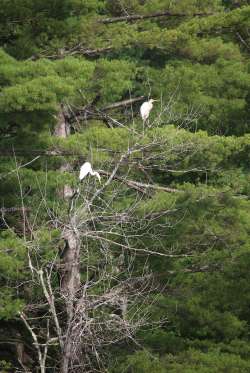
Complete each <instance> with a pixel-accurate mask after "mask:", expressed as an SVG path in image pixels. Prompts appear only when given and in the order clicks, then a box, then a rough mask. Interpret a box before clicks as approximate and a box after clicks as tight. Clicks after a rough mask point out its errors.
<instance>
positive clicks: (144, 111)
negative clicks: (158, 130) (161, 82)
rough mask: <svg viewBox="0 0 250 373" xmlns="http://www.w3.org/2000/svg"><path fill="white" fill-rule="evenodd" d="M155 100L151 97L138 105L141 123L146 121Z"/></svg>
mask: <svg viewBox="0 0 250 373" xmlns="http://www.w3.org/2000/svg"><path fill="white" fill-rule="evenodd" d="M155 101H157V100H153V99H152V98H151V99H150V100H149V101H145V102H143V104H142V105H141V107H140V113H141V117H142V120H143V123H144V122H146V120H147V119H148V117H149V114H150V111H151V110H152V109H153V102H155Z"/></svg>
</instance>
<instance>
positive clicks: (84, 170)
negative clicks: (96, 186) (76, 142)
mask: <svg viewBox="0 0 250 373" xmlns="http://www.w3.org/2000/svg"><path fill="white" fill-rule="evenodd" d="M88 174H90V175H92V176H96V177H97V178H98V180H99V181H101V176H100V175H99V173H98V172H96V171H93V169H92V166H91V164H90V163H89V162H85V163H84V164H83V165H82V166H81V168H80V175H79V179H80V181H82V179H84V178H85V176H87V175H88Z"/></svg>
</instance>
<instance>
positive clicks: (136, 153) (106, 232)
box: [20, 111, 192, 373]
mask: <svg viewBox="0 0 250 373" xmlns="http://www.w3.org/2000/svg"><path fill="white" fill-rule="evenodd" d="M66 127H67V123H66V120H65V117H64V116H63V115H62V112H61V111H60V112H59V115H58V128H56V131H55V135H57V136H62V137H65V136H67V135H68V132H67V131H66ZM148 130H150V125H149V127H148V128H147V129H146V132H145V133H144V132H143V133H141V132H140V129H138V128H135V127H133V128H128V131H131V135H132V136H130V138H131V139H132V140H130V144H129V145H128V147H127V149H126V150H125V151H124V152H121V153H120V155H119V158H116V159H114V161H113V162H112V164H111V167H109V170H107V171H104V170H100V173H101V174H102V184H101V185H100V186H99V185H97V183H96V181H95V179H93V178H91V177H89V178H87V179H86V180H85V181H84V182H83V184H82V185H80V186H79V188H78V190H73V189H72V188H71V186H69V185H65V188H64V192H63V197H64V199H66V200H67V201H68V202H67V203H68V205H69V207H68V213H67V214H65V215H64V216H62V214H60V213H58V214H57V213H55V211H52V210H51V209H50V207H49V206H48V205H47V201H46V194H45V193H44V194H42V201H43V203H44V206H45V207H46V209H47V213H48V221H47V223H46V224H47V225H49V226H50V227H51V228H55V229H59V230H60V232H61V241H62V242H63V247H61V251H60V253H59V252H56V253H55V255H54V257H53V258H52V259H50V260H47V261H45V262H44V261H43V260H41V256H42V247H40V244H39V240H36V238H35V237H36V235H35V234H34V235H33V236H34V239H33V240H31V241H29V242H27V247H28V253H29V256H28V259H29V268H30V273H31V277H32V282H33V284H34V286H35V287H38V288H39V289H40V291H41V292H42V296H41V298H39V303H36V302H34V303H33V304H29V305H28V306H27V307H26V308H25V309H24V310H23V312H22V313H21V314H20V317H21V319H22V320H23V322H24V324H25V326H26V328H27V329H28V331H29V332H30V335H31V338H32V340H33V344H34V347H35V349H36V351H37V360H38V364H39V370H40V372H41V373H45V372H50V368H49V367H50V366H51V365H53V366H55V367H56V368H55V369H57V370H56V371H59V372H60V373H70V372H94V371H103V369H104V365H105V364H104V361H103V355H102V354H103V352H104V351H105V349H106V348H107V346H110V345H112V344H117V343H120V342H121V341H122V340H126V339H128V340H134V336H135V333H136V331H137V330H138V328H140V327H142V326H143V325H147V324H150V313H149V308H150V306H151V303H152V299H153V301H154V299H155V298H154V296H152V294H154V293H155V292H156V290H157V291H158V292H159V288H158V285H157V282H156V281H154V277H153V275H152V273H151V272H150V271H149V269H148V267H147V260H148V257H149V255H159V256H162V257H169V258H174V257H178V256H188V255H191V254H192V253H185V254H179V253H175V252H174V251H173V250H172V249H171V248H169V249H168V250H167V249H166V248H164V247H162V246H161V243H160V239H159V237H158V234H159V224H161V228H162V227H163V225H162V224H163V223H159V224H157V219H160V218H161V217H162V216H166V215H171V214H174V213H175V212H176V209H175V208H174V207H173V209H168V210H162V211H159V212H154V211H152V212H148V211H144V212H143V210H141V209H140V206H141V204H142V202H143V201H145V199H146V200H147V199H148V198H150V196H151V195H150V193H148V191H150V190H157V189H159V190H163V191H165V192H167V193H169V192H170V193H176V194H179V193H182V191H180V190H177V189H174V188H167V187H161V186H157V185H153V184H152V183H145V182H144V183H142V182H138V181H135V180H131V177H130V168H131V167H133V166H135V165H136V166H138V164H139V166H140V167H139V172H141V173H142V174H144V176H145V174H146V175H147V171H148V167H149V165H150V164H151V166H152V162H153V163H155V162H157V159H159V158H160V159H161V160H162V159H165V161H167V159H168V156H171V154H172V153H173V151H174V152H176V153H177V152H179V153H182V152H190V151H191V149H192V144H191V143H190V144H189V143H185V144H178V145H175V148H174V149H173V146H174V145H173V144H172V146H171V140H170V139H168V140H167V141H168V145H169V146H168V147H167V148H168V149H167V150H166V139H164V138H162V137H161V136H160V135H157V134H156V135H154V136H151V138H150V137H149V138H147V131H148ZM153 154H157V157H156V156H153ZM138 157H139V158H140V161H139V162H138ZM128 165H129V167H127V166H128ZM70 168H71V166H70V165H68V164H66V163H65V164H64V165H63V166H62V167H61V168H60V170H61V172H63V171H64V170H68V169H70ZM65 191H66V192H67V193H66V192H65ZM128 191H129V192H130V193H131V197H132V198H131V202H130V203H129V204H128V205H126V207H122V208H121V207H119V201H121V200H124V199H125V196H126V194H127V193H128ZM41 193H42V192H41ZM168 224H171V223H170V221H169V223H165V225H168ZM30 226H32V227H34V223H31V224H30ZM145 237H148V239H149V240H154V242H159V248H158V249H151V248H150V247H148V246H147V245H146V244H145ZM52 354H55V355H56V360H57V361H56V362H53V356H52Z"/></svg>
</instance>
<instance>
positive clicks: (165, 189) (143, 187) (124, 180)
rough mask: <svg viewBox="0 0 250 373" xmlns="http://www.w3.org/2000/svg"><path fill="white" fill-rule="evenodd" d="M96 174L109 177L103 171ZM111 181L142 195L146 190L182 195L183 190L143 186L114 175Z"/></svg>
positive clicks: (137, 182)
mask: <svg viewBox="0 0 250 373" xmlns="http://www.w3.org/2000/svg"><path fill="white" fill-rule="evenodd" d="M98 172H99V173H100V174H102V175H107V176H109V175H110V172H107V171H104V170H98ZM113 179H115V180H118V181H121V182H123V183H125V184H127V185H128V186H129V187H131V188H133V189H136V190H138V191H140V192H142V193H146V191H147V190H148V189H154V190H162V191H163V192H167V193H183V190H180V189H175V188H169V187H163V186H160V185H155V184H144V183H141V182H139V181H134V180H128V179H126V178H123V177H120V176H117V175H115V176H114V177H113Z"/></svg>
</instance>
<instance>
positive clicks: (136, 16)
mask: <svg viewBox="0 0 250 373" xmlns="http://www.w3.org/2000/svg"><path fill="white" fill-rule="evenodd" d="M213 14H214V13H193V14H187V13H171V12H169V11H166V12H157V13H154V14H134V15H126V16H121V17H111V18H103V19H100V20H99V22H100V23H104V24H108V23H117V22H131V21H138V20H143V19H148V18H159V17H181V18H182V17H205V16H210V15H213Z"/></svg>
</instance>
